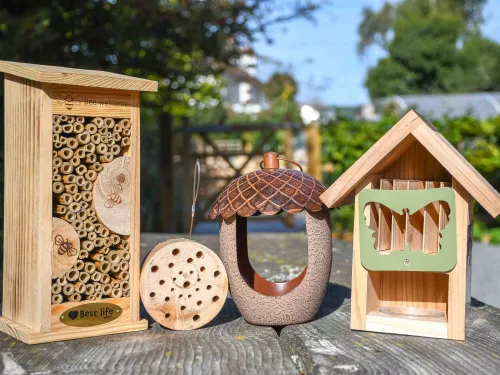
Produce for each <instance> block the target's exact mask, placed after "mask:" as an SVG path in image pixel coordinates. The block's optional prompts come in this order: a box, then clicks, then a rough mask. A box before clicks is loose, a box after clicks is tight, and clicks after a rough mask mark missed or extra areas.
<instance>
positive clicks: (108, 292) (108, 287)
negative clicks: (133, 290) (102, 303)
mask: <svg viewBox="0 0 500 375" xmlns="http://www.w3.org/2000/svg"><path fill="white" fill-rule="evenodd" d="M101 290H102V294H103V295H105V296H110V295H111V292H112V291H113V288H112V287H111V285H104V286H103V287H102V289H101Z"/></svg>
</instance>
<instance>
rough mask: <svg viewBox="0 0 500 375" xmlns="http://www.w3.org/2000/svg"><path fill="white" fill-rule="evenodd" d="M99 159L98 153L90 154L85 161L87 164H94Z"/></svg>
mask: <svg viewBox="0 0 500 375" xmlns="http://www.w3.org/2000/svg"><path fill="white" fill-rule="evenodd" d="M96 161H97V155H96V154H90V155H87V156H86V157H85V163H87V164H93V163H95V162H96Z"/></svg>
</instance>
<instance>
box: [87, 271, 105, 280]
mask: <svg viewBox="0 0 500 375" xmlns="http://www.w3.org/2000/svg"><path fill="white" fill-rule="evenodd" d="M101 275H102V274H101V273H100V272H97V271H96V272H94V273H93V274H92V275H90V279H91V280H92V281H96V282H97V281H101Z"/></svg>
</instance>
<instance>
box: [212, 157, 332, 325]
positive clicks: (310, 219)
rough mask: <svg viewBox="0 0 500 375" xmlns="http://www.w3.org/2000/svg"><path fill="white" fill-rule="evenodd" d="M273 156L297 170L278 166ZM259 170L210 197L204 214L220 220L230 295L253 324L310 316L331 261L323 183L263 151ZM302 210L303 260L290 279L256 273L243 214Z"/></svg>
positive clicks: (282, 322) (295, 320) (284, 322)
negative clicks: (278, 279) (276, 279)
mask: <svg viewBox="0 0 500 375" xmlns="http://www.w3.org/2000/svg"><path fill="white" fill-rule="evenodd" d="M279 160H285V161H289V162H291V163H293V164H295V165H297V166H298V167H299V168H300V171H298V170H292V169H280V168H279ZM260 165H261V168H262V170H258V171H255V172H251V173H249V174H247V175H245V176H242V177H239V178H238V179H236V180H233V181H232V182H231V183H230V184H229V185H228V186H227V187H226V189H224V191H223V192H222V193H221V194H220V196H219V197H218V198H217V200H216V201H215V203H214V205H213V207H212V209H211V211H210V214H209V217H210V218H211V219H215V218H217V217H219V220H220V250H221V259H222V262H223V263H224V266H225V268H226V271H227V275H228V278H229V285H230V289H231V295H232V297H233V299H234V301H235V302H236V305H237V306H238V308H239V310H240V312H241V314H242V315H243V317H244V318H245V320H247V321H248V322H250V323H253V324H258V325H273V326H274V325H287V324H297V323H302V322H306V321H309V320H312V319H313V318H314V316H315V315H316V313H317V312H318V309H319V307H320V304H321V301H322V300H323V297H324V295H325V292H326V288H327V285H328V279H329V277H330V270H331V263H332V236H331V231H330V215H329V210H328V209H327V208H326V207H325V206H324V205H323V204H322V203H321V200H320V199H319V196H320V195H321V194H322V193H323V192H324V190H325V189H324V187H323V186H322V185H321V183H320V182H319V181H318V180H316V179H315V178H313V177H311V176H309V175H308V174H306V173H304V172H302V168H301V167H300V165H299V164H297V163H295V162H293V161H290V160H287V159H283V158H279V157H278V153H276V152H267V153H266V154H264V160H263V161H262V162H261V164H260ZM303 210H305V212H306V228H307V259H308V264H307V267H306V268H305V269H304V271H303V272H302V273H301V274H300V275H299V276H297V277H296V278H295V279H292V280H289V281H287V282H281V283H275V282H272V281H269V280H266V279H264V278H263V277H261V276H260V275H259V274H258V273H257V272H256V271H255V270H254V269H253V267H252V265H251V264H250V260H249V258H248V247H247V217H249V216H258V215H261V214H262V215H276V214H279V213H281V212H282V211H286V212H288V213H291V214H296V213H299V212H301V211H303Z"/></svg>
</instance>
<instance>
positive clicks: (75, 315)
mask: <svg viewBox="0 0 500 375" xmlns="http://www.w3.org/2000/svg"><path fill="white" fill-rule="evenodd" d="M68 316H69V317H70V319H71V320H75V319H76V318H78V311H70V312H69V313H68Z"/></svg>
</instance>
